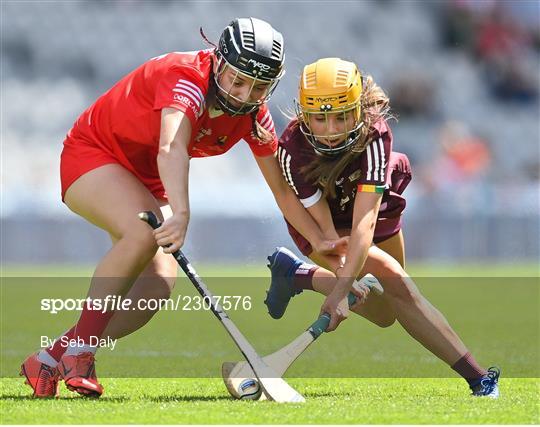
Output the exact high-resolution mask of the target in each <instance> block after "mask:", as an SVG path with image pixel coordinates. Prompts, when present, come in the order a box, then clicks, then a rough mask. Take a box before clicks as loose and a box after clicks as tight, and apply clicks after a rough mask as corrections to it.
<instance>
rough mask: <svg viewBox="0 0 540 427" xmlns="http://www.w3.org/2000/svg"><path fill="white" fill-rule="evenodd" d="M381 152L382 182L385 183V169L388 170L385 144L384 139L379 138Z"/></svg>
mask: <svg viewBox="0 0 540 427" xmlns="http://www.w3.org/2000/svg"><path fill="white" fill-rule="evenodd" d="M379 150H380V152H381V181H384V178H385V175H386V173H385V169H386V164H385V162H386V158H385V154H384V143H383V140H382V138H379Z"/></svg>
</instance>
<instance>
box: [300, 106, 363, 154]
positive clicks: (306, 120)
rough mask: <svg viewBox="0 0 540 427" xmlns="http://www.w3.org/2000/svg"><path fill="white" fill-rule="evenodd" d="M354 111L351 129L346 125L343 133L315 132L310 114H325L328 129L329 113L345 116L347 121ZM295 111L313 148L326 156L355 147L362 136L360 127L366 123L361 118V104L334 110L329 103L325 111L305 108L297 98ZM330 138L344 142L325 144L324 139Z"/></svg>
mask: <svg viewBox="0 0 540 427" xmlns="http://www.w3.org/2000/svg"><path fill="white" fill-rule="evenodd" d="M351 111H352V112H353V114H354V115H353V117H354V124H353V126H351V128H350V129H348V128H347V126H345V129H344V131H343V132H341V133H335V134H331V133H328V132H327V133H325V134H316V133H314V132H313V130H312V129H311V127H310V116H314V115H317V116H320V115H321V114H322V115H324V120H325V122H326V129H328V118H329V115H331V114H332V115H342V116H343V122H344V123H347V115H348V114H349V113H350V112H351ZM295 112H296V116H297V117H298V118H299V123H300V131H301V132H302V133H303V134H304V136H305V137H306V139H307V141H308V142H309V144H310V145H311V146H312V147H313V149H314V150H315V151H316V152H317V154H322V155H325V156H336V155H339V154H342V153H344V152H346V151H349V149H351V148H352V147H353V145H354V144H355V143H356V141H358V138H360V129H361V128H362V126H363V125H364V123H363V122H362V121H361V119H360V107H359V106H353V107H350V108H345V109H341V110H338V111H332V106H331V105H330V104H327V105H326V106H325V108H324V110H323V111H321V110H319V111H317V110H309V109H303V108H302V106H301V105H300V104H299V102H298V101H297V100H295ZM328 139H341V140H342V142H341V143H340V144H339V145H336V146H330V145H327V144H324V143H323V142H320V141H324V140H328Z"/></svg>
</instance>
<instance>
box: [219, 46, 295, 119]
mask: <svg viewBox="0 0 540 427" xmlns="http://www.w3.org/2000/svg"><path fill="white" fill-rule="evenodd" d="M216 59H217V61H218V62H217V72H216V73H215V74H214V83H215V85H216V87H217V91H216V98H217V101H218V103H219V106H220V107H221V109H222V110H223V111H225V112H226V113H227V114H229V115H232V116H236V115H243V114H249V113H252V112H253V111H256V110H257V109H258V108H259V107H260V106H261V105H262V104H264V103H266V102H268V100H269V99H270V98H271V97H272V94H273V93H274V90H275V89H276V87H277V85H278V83H279V79H280V78H281V77H282V76H283V74H284V72H282V73H281V74H280V75H279V76H278V77H276V78H275V79H269V80H268V79H264V78H258V77H253V75H249V74H248V73H246V72H243V71H241V70H240V69H238V68H236V67H235V66H233V65H232V64H230V63H229V62H227V60H226V59H225V57H224V56H223V55H221V53H220V52H219V51H218V52H216ZM227 69H229V70H231V71H232V72H233V73H234V75H233V78H232V82H230V86H229V89H226V88H225V87H224V86H223V83H222V82H221V81H220V80H222V76H223V74H224V72H225V71H226V70H227ZM239 76H241V77H243V78H244V79H247V80H248V81H251V85H250V88H249V91H248V93H247V96H246V98H247V100H243V99H240V98H237V97H236V96H234V95H233V94H232V93H231V91H232V89H233V88H234V83H235V82H236V81H237V78H238V77H239ZM260 84H265V85H268V88H267V89H266V90H265V93H264V95H263V96H262V97H260V98H259V99H257V100H255V101H250V100H251V94H252V92H253V88H254V87H255V86H257V85H260Z"/></svg>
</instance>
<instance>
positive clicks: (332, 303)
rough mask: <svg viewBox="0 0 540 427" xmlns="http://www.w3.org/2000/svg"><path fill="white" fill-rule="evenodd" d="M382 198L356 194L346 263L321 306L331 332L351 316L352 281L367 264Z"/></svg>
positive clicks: (368, 194)
mask: <svg viewBox="0 0 540 427" xmlns="http://www.w3.org/2000/svg"><path fill="white" fill-rule="evenodd" d="M381 199H382V196H381V194H378V193H362V192H359V193H358V194H357V195H356V198H355V201H354V214H353V224H352V228H351V236H350V240H349V249H348V250H347V256H346V259H345V263H344V265H343V267H342V268H340V269H338V271H337V272H336V276H337V282H336V286H335V287H334V290H333V291H332V293H331V294H330V295H328V296H327V297H326V299H325V301H324V303H323V305H322V307H321V313H328V314H330V317H331V321H330V325H329V326H328V329H327V331H328V332H330V331H333V330H335V329H336V328H337V326H338V325H339V323H340V322H341V321H343V320H345V319H346V318H347V317H348V314H349V305H348V302H347V295H348V293H349V292H350V291H351V290H352V285H353V282H354V280H355V279H356V277H358V275H359V274H360V271H361V270H362V267H363V266H364V263H365V262H366V258H367V254H368V250H369V247H370V246H371V242H372V241H373V232H374V230H375V224H376V223H377V215H378V213H379V207H380V204H381Z"/></svg>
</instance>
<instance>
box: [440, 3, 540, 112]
mask: <svg viewBox="0 0 540 427" xmlns="http://www.w3.org/2000/svg"><path fill="white" fill-rule="evenodd" d="M539 8H540V6H539V3H538V2H537V1H527V0H516V1H494V0H482V1H480V0H454V1H451V2H449V3H447V4H446V6H445V7H443V15H442V26H441V28H442V39H443V43H444V45H445V46H447V47H459V48H461V49H463V50H465V51H467V52H469V53H470V54H471V55H472V57H473V59H475V60H477V61H478V62H479V64H480V66H481V68H480V69H481V70H482V72H483V73H484V74H485V82H486V83H487V85H488V89H489V90H490V92H491V94H492V95H493V96H494V97H495V98H496V99H498V100H501V101H518V102H530V101H534V100H536V99H537V98H538V76H537V74H538V66H537V59H538V58H537V57H536V56H535V55H537V52H535V50H534V49H535V44H536V43H539V41H540V29H539V28H540V22H539V11H540V9H539ZM531 59H532V60H531Z"/></svg>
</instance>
